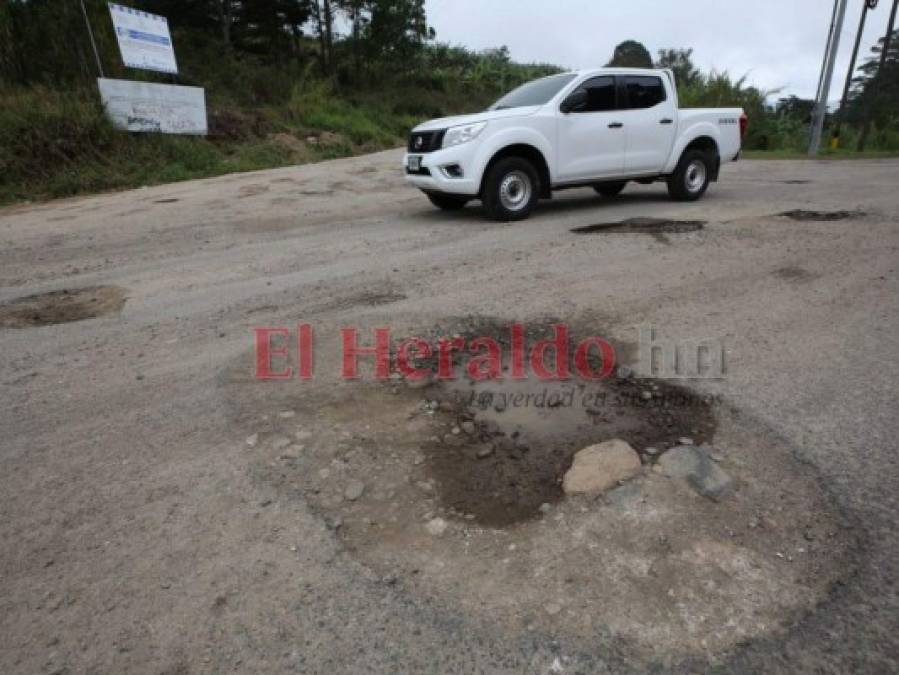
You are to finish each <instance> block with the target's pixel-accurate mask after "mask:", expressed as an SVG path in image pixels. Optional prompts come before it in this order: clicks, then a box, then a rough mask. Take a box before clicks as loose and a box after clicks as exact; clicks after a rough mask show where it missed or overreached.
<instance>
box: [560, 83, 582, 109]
mask: <svg viewBox="0 0 899 675" xmlns="http://www.w3.org/2000/svg"><path fill="white" fill-rule="evenodd" d="M585 105H587V91H586V90H585V89H578V90H577V91H576V92H574V93H573V94H571V95H569V96H568V98H566V99H565V100H564V101H562V105H560V106H559V110H561V111H562V112H563V113H565V114H566V115H567V114H568V113H572V112H577V111H578V110H580V109H581V108H583V107H584V106H585Z"/></svg>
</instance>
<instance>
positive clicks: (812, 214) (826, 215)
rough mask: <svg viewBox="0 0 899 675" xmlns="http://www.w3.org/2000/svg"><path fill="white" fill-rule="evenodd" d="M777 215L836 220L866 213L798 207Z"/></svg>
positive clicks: (813, 219) (849, 218) (862, 215)
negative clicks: (812, 209) (811, 209)
mask: <svg viewBox="0 0 899 675" xmlns="http://www.w3.org/2000/svg"><path fill="white" fill-rule="evenodd" d="M777 215H779V216H781V217H783V218H791V219H793V220H798V221H835V220H852V219H854V218H863V217H864V216H865V215H866V214H865V213H864V212H863V211H805V210H803V209H796V210H794V211H784V212H783V213H778V214H777Z"/></svg>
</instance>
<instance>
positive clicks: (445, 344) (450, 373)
mask: <svg viewBox="0 0 899 675" xmlns="http://www.w3.org/2000/svg"><path fill="white" fill-rule="evenodd" d="M463 349H465V340H463V339H462V338H460V337H457V338H452V339H449V338H440V340H438V341H437V352H438V356H437V377H439V378H440V379H441V380H453V379H455V378H456V372H455V369H454V368H453V365H454V364H453V350H456V351H461V350H463Z"/></svg>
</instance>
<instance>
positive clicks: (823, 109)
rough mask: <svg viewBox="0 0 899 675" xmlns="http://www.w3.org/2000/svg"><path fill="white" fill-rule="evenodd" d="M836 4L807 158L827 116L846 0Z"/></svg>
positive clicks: (818, 142) (814, 152)
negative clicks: (828, 99)
mask: <svg viewBox="0 0 899 675" xmlns="http://www.w3.org/2000/svg"><path fill="white" fill-rule="evenodd" d="M836 2H837V3H838V5H837V10H836V21H835V22H834V24H833V27H832V28H831V37H830V40H829V41H828V49H827V55H826V57H825V59H824V72H823V74H822V76H821V86H820V88H819V91H818V102H817V104H816V105H815V114H814V116H813V117H812V140H811V143H809V146H808V155H809V157H815V156H817V154H818V148H819V146H820V145H821V134H822V133H823V131H824V118H825V116H826V115H827V97H828V96H829V95H830V81H831V80H832V79H833V69H834V66H835V65H836V60H837V52H838V51H839V49H840V35H841V34H842V32H843V20H844V19H845V18H846V4H847V3H848V0H836ZM897 2H899V0H897Z"/></svg>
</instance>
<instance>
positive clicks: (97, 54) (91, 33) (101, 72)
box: [81, 0, 106, 77]
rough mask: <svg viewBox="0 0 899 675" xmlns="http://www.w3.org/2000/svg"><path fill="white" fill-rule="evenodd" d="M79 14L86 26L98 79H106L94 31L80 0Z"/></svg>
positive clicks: (82, 0) (82, 1)
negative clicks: (98, 75) (98, 73)
mask: <svg viewBox="0 0 899 675" xmlns="http://www.w3.org/2000/svg"><path fill="white" fill-rule="evenodd" d="M81 13H82V14H83V15H84V25H85V26H87V34H88V37H90V39H91V47H93V49H94V58H95V59H97V70H99V71H100V77H106V76H105V75H104V74H103V64H102V63H100V52H98V51H97V43H96V41H95V40H94V31H93V30H91V22H90V19H88V18H87V10H86V9H85V8H84V0H81Z"/></svg>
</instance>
